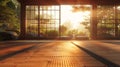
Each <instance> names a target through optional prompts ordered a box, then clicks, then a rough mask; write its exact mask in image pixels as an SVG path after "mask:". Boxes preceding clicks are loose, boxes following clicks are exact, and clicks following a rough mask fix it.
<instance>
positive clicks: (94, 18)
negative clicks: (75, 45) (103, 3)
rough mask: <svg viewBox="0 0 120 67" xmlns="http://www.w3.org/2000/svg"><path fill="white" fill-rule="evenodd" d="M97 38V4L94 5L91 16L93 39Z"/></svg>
mask: <svg viewBox="0 0 120 67" xmlns="http://www.w3.org/2000/svg"><path fill="white" fill-rule="evenodd" d="M96 38H97V5H96V4H93V5H92V17H91V39H96Z"/></svg>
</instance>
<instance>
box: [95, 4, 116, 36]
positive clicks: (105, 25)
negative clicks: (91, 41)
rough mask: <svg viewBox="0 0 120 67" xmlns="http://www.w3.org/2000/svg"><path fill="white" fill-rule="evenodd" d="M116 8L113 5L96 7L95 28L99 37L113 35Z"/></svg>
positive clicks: (114, 31)
mask: <svg viewBox="0 0 120 67" xmlns="http://www.w3.org/2000/svg"><path fill="white" fill-rule="evenodd" d="M116 20H117V19H116V10H115V6H104V5H102V6H98V7H97V22H98V24H97V28H98V30H97V31H98V33H97V35H98V36H99V37H104V38H109V37H115V34H116V33H117V32H116Z"/></svg>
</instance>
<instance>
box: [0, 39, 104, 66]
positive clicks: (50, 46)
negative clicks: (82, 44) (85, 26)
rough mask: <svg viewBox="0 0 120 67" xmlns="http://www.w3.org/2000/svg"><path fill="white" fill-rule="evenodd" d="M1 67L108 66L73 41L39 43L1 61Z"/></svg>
mask: <svg viewBox="0 0 120 67" xmlns="http://www.w3.org/2000/svg"><path fill="white" fill-rule="evenodd" d="M21 44H24V43H21ZM6 50H7V49H6ZM0 67H106V65H105V64H103V63H101V62H100V61H98V60H96V59H95V58H94V57H91V56H90V55H88V54H87V53H86V52H84V51H83V50H81V49H79V48H78V47H76V46H75V45H73V44H72V43H71V41H63V42H62V41H59V42H57V41H55V42H48V43H37V44H36V47H34V48H33V49H31V50H28V51H25V52H22V53H19V54H17V55H14V56H12V57H9V58H7V59H4V60H1V61H0Z"/></svg>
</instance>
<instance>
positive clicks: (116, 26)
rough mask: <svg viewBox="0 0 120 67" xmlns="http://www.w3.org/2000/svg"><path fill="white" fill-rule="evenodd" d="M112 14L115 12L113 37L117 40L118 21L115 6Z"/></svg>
mask: <svg viewBox="0 0 120 67" xmlns="http://www.w3.org/2000/svg"><path fill="white" fill-rule="evenodd" d="M114 12H115V18H114V19H115V37H116V38H117V37H118V21H117V19H118V18H117V6H116V5H115V9H114Z"/></svg>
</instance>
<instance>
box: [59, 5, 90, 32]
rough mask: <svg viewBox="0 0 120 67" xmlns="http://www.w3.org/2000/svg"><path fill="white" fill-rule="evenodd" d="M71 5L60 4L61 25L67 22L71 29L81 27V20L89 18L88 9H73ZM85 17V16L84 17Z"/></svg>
mask: <svg viewBox="0 0 120 67" xmlns="http://www.w3.org/2000/svg"><path fill="white" fill-rule="evenodd" d="M73 9H74V8H73V5H62V6H61V25H64V24H65V23H66V22H69V23H70V24H72V25H71V27H70V28H71V29H78V28H79V29H82V30H83V27H84V26H82V25H81V23H82V22H85V20H86V19H87V18H90V11H80V10H79V11H73ZM86 17H87V18H86Z"/></svg>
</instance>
